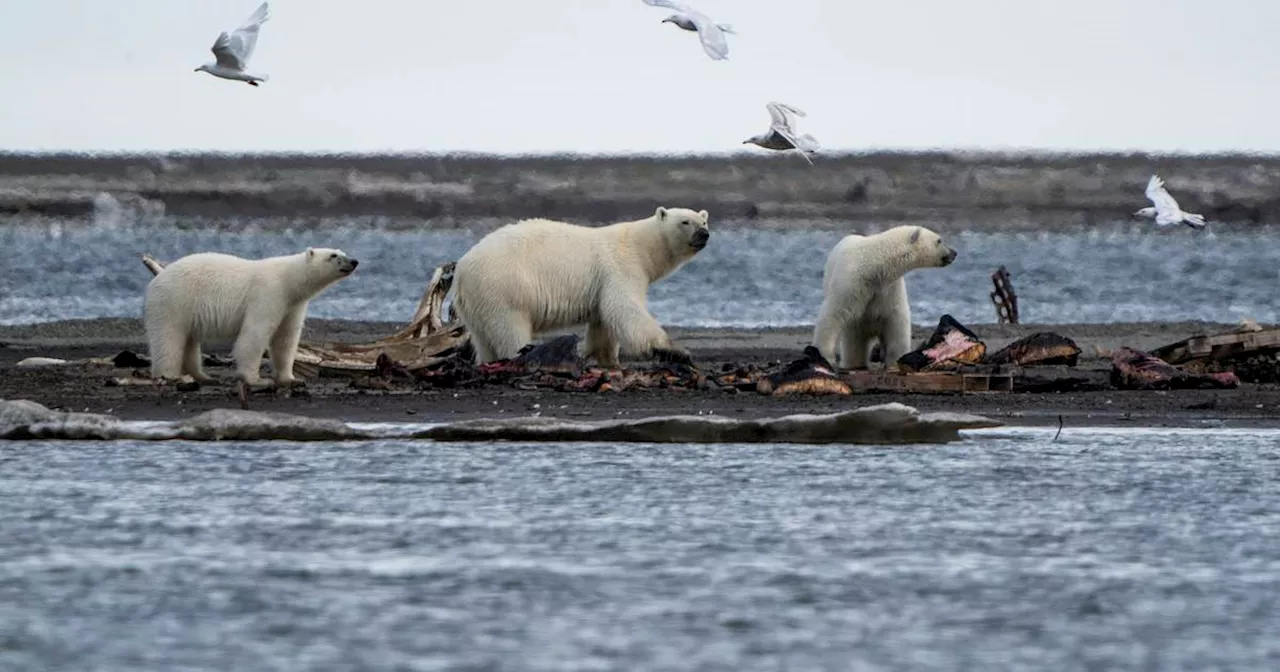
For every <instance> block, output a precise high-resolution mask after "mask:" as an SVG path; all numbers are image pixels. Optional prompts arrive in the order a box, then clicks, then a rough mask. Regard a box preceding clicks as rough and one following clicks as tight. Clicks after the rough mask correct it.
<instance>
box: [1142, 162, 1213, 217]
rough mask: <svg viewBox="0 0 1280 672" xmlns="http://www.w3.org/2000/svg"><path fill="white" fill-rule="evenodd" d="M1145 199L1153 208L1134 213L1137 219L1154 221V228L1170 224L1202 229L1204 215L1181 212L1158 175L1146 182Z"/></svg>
mask: <svg viewBox="0 0 1280 672" xmlns="http://www.w3.org/2000/svg"><path fill="white" fill-rule="evenodd" d="M1147 198H1149V199H1151V202H1152V203H1155V207H1154V208H1143V209H1141V210H1139V211H1137V212H1135V213H1133V214H1134V215H1137V216H1138V217H1146V218H1148V219H1155V220H1156V226H1169V225H1171V224H1186V225H1187V226H1189V227H1191V228H1193V229H1203V228H1204V215H1197V214H1195V213H1194V212H1183V211H1182V208H1179V207H1178V202H1177V201H1175V200H1173V196H1170V195H1169V192H1168V191H1165V188H1164V180H1162V179H1160V176H1159V175H1152V176H1151V179H1150V180H1149V181H1148V182H1147Z"/></svg>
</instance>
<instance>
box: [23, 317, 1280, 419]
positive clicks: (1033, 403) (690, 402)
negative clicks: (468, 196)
mask: <svg viewBox="0 0 1280 672" xmlns="http://www.w3.org/2000/svg"><path fill="white" fill-rule="evenodd" d="M394 326H395V325H383V324H378V323H372V324H364V323H356V322H326V321H319V320H317V321H315V322H314V323H310V324H309V326H308V332H309V338H314V339H317V340H332V339H334V338H340V340H352V341H356V340H368V339H371V338H374V337H377V336H379V335H383V334H386V333H389V331H391V330H392V328H393V327H394ZM972 328H973V329H974V330H975V331H976V332H978V333H979V334H980V335H981V336H983V338H984V339H985V340H986V341H987V343H988V346H989V347H990V348H992V349H994V348H998V347H1000V346H1001V345H1003V344H1004V343H1005V342H1008V341H1009V340H1012V339H1013V338H1017V337H1019V336H1021V335H1025V334H1027V333H1033V332H1034V331H1041V330H1055V331H1057V332H1058V333H1061V334H1063V335H1066V336H1069V337H1072V338H1074V339H1076V341H1077V342H1078V343H1079V344H1080V346H1081V347H1082V348H1083V349H1084V350H1085V359H1083V361H1082V362H1081V366H1082V367H1090V368H1107V366H1108V365H1107V364H1106V360H1103V359H1099V358H1097V357H1096V356H1093V357H1091V356H1090V353H1091V352H1092V349H1093V347H1094V346H1095V345H1097V346H1098V347H1106V348H1110V347H1116V345H1115V344H1118V343H1119V344H1133V345H1135V347H1141V348H1151V347H1154V346H1156V345H1161V344H1164V343H1167V342H1171V341H1175V340H1180V339H1181V338H1185V337H1187V336H1190V335H1193V334H1194V333H1199V332H1203V331H1206V330H1208V331H1212V330H1215V329H1219V328H1221V327H1220V326H1214V325H1195V324H1146V325H1060V326H1057V327H1053V326H1044V325H1039V326H1037V325H1027V326H1018V327H1011V326H1008V325H1003V326H998V325H975V326H973V327H972ZM917 332H918V333H917V339H919V338H922V337H923V336H925V335H927V333H928V330H924V329H920V330H917ZM672 333H673V336H674V337H675V338H676V340H677V341H678V342H680V343H682V344H684V345H686V346H687V347H689V348H690V349H691V350H692V351H693V354H694V356H695V359H696V362H697V364H698V366H699V368H701V369H702V370H704V371H708V372H718V371H719V370H720V368H721V366H722V365H723V364H725V363H733V364H746V363H753V364H756V365H757V366H764V365H768V364H770V363H773V362H788V361H791V360H793V359H795V358H796V357H798V356H799V353H800V349H801V347H802V346H803V343H804V342H805V340H806V339H805V330H803V329H793V330H766V331H745V330H743V331H734V330H699V331H689V330H684V331H680V330H672ZM124 349H130V350H133V351H135V352H139V353H143V354H145V352H146V349H145V346H144V345H143V344H142V343H141V338H140V330H139V329H138V325H137V324H136V320H92V321H85V322H71V323H53V324H46V325H31V326H27V327H2V328H0V398H3V399H31V400H34V401H37V402H40V403H42V404H45V405H47V406H50V407H54V408H60V409H65V410H74V411H91V412H107V413H113V414H116V415H118V416H120V417H124V418H129V419H147V420H163V419H172V418H178V417H183V416H186V415H189V414H194V413H199V412H202V411H205V410H209V409H212V408H238V407H239V401H238V398H237V396H236V394H235V386H234V385H233V384H232V382H231V381H232V373H231V370H230V369H228V368H209V369H208V372H209V373H210V374H212V375H214V376H216V377H218V378H220V379H222V380H224V381H226V384H224V385H217V386H205V387H203V388H202V389H200V390H197V391H193V392H179V391H177V390H175V389H174V388H172V387H167V388H159V387H150V386H136V387H133V386H125V387H108V386H107V384H106V383H107V381H108V380H109V379H111V378H115V377H126V376H129V375H130V374H131V373H132V371H131V370H130V369H116V368H114V367H112V366H110V365H104V364H91V365H90V364H83V365H82V364H77V365H70V366H57V367H48V368H22V369H19V368H17V367H15V366H14V364H15V363H16V362H17V361H19V360H21V359H23V358H26V357H32V356H44V357H57V358H62V359H72V360H74V359H84V358H90V357H111V356H113V355H115V354H116V353H117V352H119V351H120V350H124ZM213 352H214V353H218V354H226V353H222V352H220V351H219V350H216V349H215V350H213ZM636 366H646V364H644V363H637V364H636ZM890 401H897V402H901V403H904V404H907V405H910V406H914V407H916V408H919V409H921V410H925V411H958V412H967V413H977V414H980V415H985V416H988V417H991V418H994V419H998V420H1001V421H1004V422H1006V423H1008V424H1016V425H1057V424H1058V421H1059V420H1058V418H1059V416H1062V418H1063V423H1064V425H1065V426H1066V427H1068V428H1069V427H1072V426H1086V425H1117V424H1119V425H1124V424H1129V425H1137V426H1205V425H1215V426H1216V425H1225V426H1277V427H1280V386H1276V385H1243V386H1241V387H1240V388H1238V389H1233V390H1179V391H1167V392H1160V391H1154V392H1133V391H1116V390H1106V391H1096V392H1076V393H1061V394H1054V393H1007V392H995V393H982V394H973V393H970V394H964V395H959V394H910V395H907V394H856V395H853V396H852V397H836V396H826V397H811V396H795V397H770V396H764V395H759V394H755V393H750V392H738V393H729V392H725V391H721V390H713V391H687V390H677V389H669V390H638V389H635V390H626V391H622V392H605V393H588V392H556V391H549V390H522V389H517V388H515V387H513V386H503V385H491V386H486V387H482V388H469V389H431V388H419V387H418V386H417V385H416V384H414V383H408V382H405V383H396V384H395V386H394V388H393V389H392V390H390V391H368V390H360V389H355V388H353V387H352V386H351V385H350V382H349V381H348V380H340V379H321V380H313V381H308V385H307V388H306V389H305V390H302V391H296V392H293V393H286V392H276V393H268V394H261V395H254V396H252V397H251V398H250V408H252V409H255V410H272V411H281V412H288V413H296V414H301V415H311V416H317V417H329V418H340V419H342V420H345V421H351V422H373V421H378V422H404V421H410V422H426V421H444V420H451V419H461V418H476V417H504V416H517V415H531V414H541V415H543V416H556V417H569V418H581V419H603V418H626V417H644V416H649V415H665V414H688V413H692V414H698V413H704V414H705V413H713V414H716V415H723V416H728V417H763V416H779V415H785V414H790V413H828V412H834V411H838V410H842V409H849V408H854V407H859V406H867V405H872V404H879V403H885V402H890Z"/></svg>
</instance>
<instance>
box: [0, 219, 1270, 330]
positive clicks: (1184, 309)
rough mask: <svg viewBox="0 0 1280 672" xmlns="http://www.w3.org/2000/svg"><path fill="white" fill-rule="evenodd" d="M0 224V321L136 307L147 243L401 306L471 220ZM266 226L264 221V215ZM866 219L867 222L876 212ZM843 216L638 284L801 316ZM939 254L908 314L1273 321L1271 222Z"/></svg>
mask: <svg viewBox="0 0 1280 672" xmlns="http://www.w3.org/2000/svg"><path fill="white" fill-rule="evenodd" d="M180 224H181V226H178V225H164V226H158V225H157V226H138V227H125V228H121V227H103V226H98V227H83V226H81V227H72V226H64V227H49V226H47V225H42V226H7V227H4V228H0V261H2V262H3V263H0V324H17V323H29V322H42V321H47V320H56V319H65V318H84V317H103V316H139V315H141V310H142V293H143V290H144V288H145V286H146V283H147V281H148V280H149V279H150V277H151V275H150V273H148V272H147V271H146V269H144V268H143V267H142V265H141V264H140V263H139V255H140V254H142V253H143V252H149V253H150V254H152V255H154V256H156V257H157V258H159V259H161V260H164V261H170V260H173V259H176V258H177V257H180V256H183V255H186V254H190V253H193V252H201V251H222V252H229V253H232V254H239V255H242V256H247V257H263V256H270V255H275V254H291V253H294V252H297V251H299V250H301V249H303V248H305V247H307V246H309V245H312V246H318V247H341V248H342V249H344V250H345V251H346V252H348V253H349V254H351V255H352V256H355V257H357V258H358V259H360V260H361V266H360V270H359V271H358V272H357V275H356V276H355V277H353V278H351V279H349V280H346V281H343V282H342V283H339V285H337V286H335V287H333V288H331V289H330V290H329V291H328V292H326V293H325V294H324V295H322V296H321V297H320V298H319V299H317V300H316V301H314V302H313V303H312V304H311V311H310V314H311V315H312V316H314V317H327V318H350V319H362V320H393V321H401V320H405V319H408V317H409V316H411V315H412V314H413V311H414V309H415V308H416V307H417V302H418V299H419V297H420V296H421V292H422V287H423V285H424V284H425V283H426V280H427V279H428V278H429V277H430V273H431V271H432V269H434V268H435V267H436V266H438V265H439V264H441V263H443V262H446V261H450V260H454V259H457V258H458V257H459V256H461V255H462V253H463V252H465V251H466V250H467V248H468V247H470V245H471V244H473V243H474V242H475V241H476V240H478V238H479V236H480V235H481V234H482V230H479V229H478V230H476V231H474V232H471V231H468V230H466V229H463V230H449V231H431V230H419V231H395V232H393V231H386V230H381V229H379V228H377V227H376V226H374V225H372V224H363V223H356V222H352V223H349V224H347V225H345V226H340V227H336V228H334V227H326V228H323V229H319V230H316V231H314V232H307V231H305V230H301V229H298V230H287V231H284V232H280V231H272V232H266V231H264V230H263V228H264V227H260V226H257V225H255V224H254V223H253V222H240V223H238V224H237V226H235V227H230V229H235V230H230V229H229V227H228V226H227V224H226V223H225V222H224V223H221V224H220V225H218V226H217V227H216V228H215V227H213V226H209V227H204V228H202V227H200V226H198V225H193V224H191V223H189V222H186V223H180ZM266 228H272V227H266ZM876 228H878V227H876ZM845 233H848V232H847V231H795V232H780V231H761V230H750V229H719V230H716V231H714V233H713V236H712V239H711V244H710V246H709V247H708V248H707V249H706V250H704V251H703V252H702V253H700V254H699V255H698V257H697V258H696V259H694V261H692V262H690V263H689V264H688V265H687V266H686V267H685V268H684V269H682V270H680V271H679V272H677V273H676V274H674V275H673V276H671V277H670V278H667V279H666V280H664V281H662V282H660V283H658V284H657V285H655V286H654V287H653V288H652V289H651V291H650V303H651V309H652V310H653V312H654V314H655V316H656V317H657V318H658V319H659V320H660V321H661V322H663V323H664V324H668V325H681V326H743V327H758V326H790V325H802V324H812V322H813V320H814V319H815V316H816V315H817V310H818V306H819V304H820V303H821V301H822V265H823V263H824V261H825V259H826V255H827V253H828V251H830V249H831V247H832V246H833V245H834V244H835V243H836V241H837V240H839V238H840V237H841V236H842V235H844V234H845ZM948 240H949V242H950V243H951V244H953V245H954V246H955V247H956V248H957V249H958V250H959V252H960V256H959V258H958V259H957V261H956V263H955V264H953V265H952V266H951V267H949V268H947V269H944V270H924V271H919V272H916V273H912V274H910V275H908V276H907V277H908V280H907V284H908V287H909V288H910V292H911V303H912V309H913V311H914V321H915V322H916V323H917V324H932V323H934V322H935V321H936V320H937V318H938V317H940V316H941V315H942V314H943V313H951V314H952V315H954V316H955V317H956V318H958V319H960V320H961V321H962V322H972V323H985V322H992V321H994V317H995V315H994V310H993V308H992V306H991V302H990V299H989V298H988V293H989V292H990V291H991V280H990V275H991V273H992V271H994V270H995V269H996V268H997V267H998V266H1000V265H1001V264H1003V265H1005V266H1006V267H1007V268H1008V269H1009V271H1010V272H1011V273H1012V274H1013V278H1014V284H1015V286H1016V288H1017V291H1018V293H1019V295H1020V311H1021V317H1022V321H1023V322H1039V323H1064V322H1131V321H1152V320H1160V321H1175V320H1213V321H1221V322H1234V321H1236V320H1239V319H1240V318H1241V317H1246V316H1247V317H1252V318H1254V319H1256V320H1259V321H1261V322H1264V323H1274V322H1280V310H1278V309H1277V303H1276V301H1275V288H1276V287H1277V286H1280V264H1277V263H1276V253H1275V244H1276V240H1275V237H1274V234H1269V233H1263V232H1257V231H1253V232H1250V231H1242V230H1239V229H1236V230H1234V231H1233V230H1231V229H1224V230H1221V231H1215V230H1213V229H1210V230H1209V231H1206V232H1196V231H1192V230H1190V229H1185V227H1184V229H1179V230H1175V231H1157V230H1155V229H1153V228H1150V227H1148V228H1143V227H1133V226H1130V225H1128V224H1126V223H1121V222H1118V223H1117V225H1116V229H1115V230H1111V231H1108V230H1102V229H1099V230H1093V231H1091V232H1085V233H1061V234H1059V233H1035V234H1026V233H1020V234H1013V233H1003V234H1002V233H962V234H958V235H955V236H949V237H948Z"/></svg>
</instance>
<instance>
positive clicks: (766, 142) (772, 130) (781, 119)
mask: <svg viewBox="0 0 1280 672" xmlns="http://www.w3.org/2000/svg"><path fill="white" fill-rule="evenodd" d="M765 108H767V109H768V110H769V118H770V121H769V130H767V131H765V132H764V133H761V134H759V135H753V136H751V137H750V138H747V139H746V140H743V141H742V144H744V145H747V144H750V145H759V146H761V147H764V148H765V149H777V150H782V151H785V150H788V149H794V150H796V151H798V152H800V156H803V157H804V160H805V161H808V162H809V165H811V166H812V165H813V161H812V160H811V159H810V158H809V153H810V152H816V151H818V149H820V147H819V145H818V141H817V140H816V139H814V137H813V136H812V135H809V134H808V133H805V134H804V135H801V136H796V117H804V116H807V115H806V114H805V113H804V111H803V110H799V109H796V108H794V107H791V106H790V105H785V104H783V103H778V102H771V103H768V104H766V105H765Z"/></svg>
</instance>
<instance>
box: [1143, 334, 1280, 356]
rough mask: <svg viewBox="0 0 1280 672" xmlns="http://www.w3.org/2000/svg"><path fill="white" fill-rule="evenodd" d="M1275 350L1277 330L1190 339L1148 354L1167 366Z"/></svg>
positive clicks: (1279, 344)
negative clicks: (1162, 361) (1168, 364)
mask: <svg viewBox="0 0 1280 672" xmlns="http://www.w3.org/2000/svg"><path fill="white" fill-rule="evenodd" d="M1275 349H1280V329H1264V330H1262V331H1249V332H1245V333H1233V334H1215V335H1213V336H1193V337H1191V338H1188V339H1187V340H1185V341H1178V342H1177V343H1171V344H1169V345H1166V346H1163V347H1160V348H1156V349H1155V350H1152V351H1151V354H1153V355H1155V356H1156V357H1159V358H1160V359H1163V360H1164V361H1166V362H1168V363H1170V364H1182V363H1183V362H1189V361H1192V360H1197V359H1223V358H1225V357H1231V356H1234V355H1239V354H1243V353H1246V352H1250V351H1256V350H1275Z"/></svg>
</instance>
